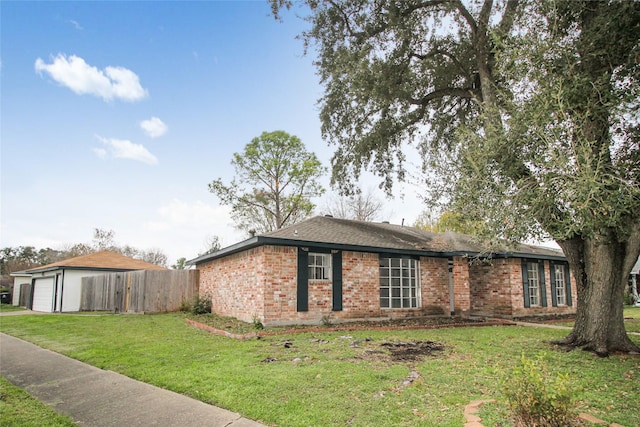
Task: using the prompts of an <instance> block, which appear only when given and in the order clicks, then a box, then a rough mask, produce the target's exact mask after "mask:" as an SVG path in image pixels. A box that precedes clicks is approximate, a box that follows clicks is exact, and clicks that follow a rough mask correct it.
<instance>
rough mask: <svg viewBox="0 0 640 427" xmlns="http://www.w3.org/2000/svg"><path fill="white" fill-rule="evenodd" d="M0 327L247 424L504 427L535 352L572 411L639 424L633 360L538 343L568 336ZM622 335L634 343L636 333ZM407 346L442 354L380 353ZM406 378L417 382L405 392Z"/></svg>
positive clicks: (149, 322)
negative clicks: (431, 344) (516, 376)
mask: <svg viewBox="0 0 640 427" xmlns="http://www.w3.org/2000/svg"><path fill="white" fill-rule="evenodd" d="M0 329H1V330H2V331H3V332H6V333H9V334H11V335H14V336H17V337H20V338H23V339H25V340H28V341H31V342H34V343H36V344H38V345H41V346H43V347H46V348H49V349H52V350H54V351H57V352H60V353H63V354H66V355H68V356H70V357H73V358H76V359H79V360H82V361H84V362H87V363H90V364H92V365H95V366H97V367H100V368H103V369H110V370H113V371H116V372H120V373H122V374H124V375H127V376H129V377H132V378H136V379H138V380H141V381H145V382H148V383H151V384H154V385H157V386H160V387H164V388H167V389H170V390H173V391H177V392H179V393H183V394H186V395H189V396H191V397H194V398H197V399H200V400H202V401H204V402H207V403H211V404H215V405H218V406H221V407H224V408H227V409H230V410H232V411H235V412H239V413H241V414H242V415H244V416H246V417H248V418H251V419H255V420H260V421H262V422H264V423H266V424H271V425H276V424H277V425H281V426H292V427H295V426H309V425H324V426H331V425H335V426H344V425H350V426H370V425H376V426H420V425H421V426H451V427H453V426H455V427H459V426H461V425H463V424H464V418H463V410H464V406H465V405H466V404H468V403H469V402H470V401H472V400H476V399H496V400H497V401H498V402H497V403H496V404H495V405H487V406H486V407H483V410H482V411H483V415H484V416H485V417H486V420H487V421H486V422H484V418H483V424H485V425H486V426H488V427H489V426H498V425H507V424H505V416H506V415H505V414H504V398H503V397H502V391H501V386H500V383H501V381H503V380H504V378H506V375H507V374H508V373H509V372H510V370H511V369H512V367H513V366H515V364H516V363H517V362H518V361H519V358H520V355H521V354H525V355H526V356H528V357H535V356H536V355H537V354H539V353H540V352H541V351H542V352H545V354H546V356H545V358H546V359H545V360H546V362H547V365H548V367H549V368H550V369H551V370H552V371H554V372H563V373H566V374H568V375H570V376H571V378H572V383H573V384H574V385H575V393H574V397H575V399H576V402H577V405H578V409H579V410H580V411H583V412H588V413H590V414H592V415H594V416H596V417H598V418H601V419H603V420H606V421H608V422H610V423H611V422H617V423H620V424H622V425H625V426H634V425H640V401H639V400H638V398H637V393H638V384H639V383H640V358H638V357H630V356H621V355H613V356H611V357H609V358H605V359H601V358H597V357H594V356H593V355H592V354H591V353H587V352H582V351H573V352H569V353H566V352H561V351H557V350H556V349H555V348H554V347H552V346H551V345H550V344H548V342H549V341H551V340H554V339H558V338H560V337H562V336H563V335H565V334H566V333H567V332H566V331H562V330H555V329H546V328H532V327H516V326H500V327H468V328H451V329H434V330H403V331H380V330H368V331H367V330H362V331H351V332H320V333H312V332H305V333H300V334H291V335H276V336H270V337H264V338H262V339H259V340H258V339H251V340H233V339H229V338H225V337H222V336H217V335H212V334H209V333H207V332H204V331H202V330H199V329H196V328H194V327H191V326H189V325H187V324H186V323H185V322H184V320H183V315H180V314H164V315H144V316H142V315H102V316H76V315H55V316H16V317H3V318H0ZM367 339H368V340H367ZM632 339H633V340H634V341H635V342H638V343H640V337H636V336H632ZM416 340H431V341H435V342H438V343H441V344H444V346H445V350H444V352H439V353H436V354H435V355H434V356H430V357H426V358H424V359H423V360H417V361H394V360H392V359H391V358H390V356H389V354H388V350H387V349H386V348H385V347H383V346H381V344H382V343H385V342H411V341H416ZM354 343H355V345H354ZM412 371H415V372H417V373H418V374H419V378H418V379H417V380H415V381H414V382H413V383H412V384H411V385H409V386H403V381H404V380H405V379H406V378H407V377H408V376H409V375H410V373H411V372H412Z"/></svg>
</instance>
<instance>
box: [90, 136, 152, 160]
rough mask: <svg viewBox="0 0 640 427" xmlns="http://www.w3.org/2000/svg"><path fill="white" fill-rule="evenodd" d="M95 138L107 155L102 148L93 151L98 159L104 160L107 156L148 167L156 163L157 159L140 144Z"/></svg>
mask: <svg viewBox="0 0 640 427" xmlns="http://www.w3.org/2000/svg"><path fill="white" fill-rule="evenodd" d="M96 138H98V139H99V140H100V141H101V142H102V143H103V144H105V145H106V146H107V148H108V153H107V150H105V149H102V148H96V149H94V152H95V153H96V154H97V155H98V157H101V158H106V157H108V154H109V155H111V156H112V157H114V158H117V159H131V160H137V161H139V162H143V163H147V164H149V165H155V164H156V163H158V158H157V157H156V156H154V155H153V154H151V153H150V152H149V150H147V149H146V148H145V147H144V146H143V145H142V144H134V143H133V142H131V141H128V140H126V139H115V138H103V137H101V136H96Z"/></svg>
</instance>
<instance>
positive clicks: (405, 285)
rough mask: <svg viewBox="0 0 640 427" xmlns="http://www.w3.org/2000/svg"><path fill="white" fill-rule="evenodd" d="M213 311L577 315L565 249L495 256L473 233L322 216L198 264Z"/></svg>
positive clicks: (279, 315)
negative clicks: (467, 234) (431, 229)
mask: <svg viewBox="0 0 640 427" xmlns="http://www.w3.org/2000/svg"><path fill="white" fill-rule="evenodd" d="M188 263H189V264H194V265H195V266H196V268H197V269H198V270H199V271H200V295H201V296H205V295H207V296H209V295H210V297H211V298H212V306H213V311H214V312H215V313H218V314H220V315H223V316H231V317H235V318H238V319H240V320H243V321H246V322H251V321H253V320H260V321H261V322H262V323H263V324H265V325H285V324H304V323H307V324H312V323H320V322H322V320H323V319H331V320H332V321H348V320H358V319H370V320H373V319H397V318H409V317H421V316H433V315H459V316H495V317H505V318H519V317H530V316H545V315H547V316H548V315H566V314H574V313H575V311H576V307H575V298H574V296H575V295H576V286H575V281H574V280H573V278H572V275H571V274H570V271H569V267H568V264H567V262H566V259H565V257H564V256H563V254H562V252H561V251H559V250H555V249H550V248H543V247H538V246H531V245H519V246H518V247H516V248H515V249H509V250H507V249H505V250H500V251H493V252H492V253H487V251H486V249H485V248H484V247H483V246H482V245H480V244H478V243H476V242H475V241H474V239H473V238H472V237H470V236H466V235H462V234H457V233H451V232H447V233H432V232H427V231H424V230H420V229H417V228H414V227H408V226H401V225H393V224H389V223H384V222H383V223H372V222H362V221H353V220H345V219H337V218H333V217H328V216H324V217H323V216H318V217H314V218H311V219H308V220H306V221H302V222H300V223H298V224H295V225H292V226H290V227H287V228H283V229H280V230H276V231H273V232H269V233H266V234H263V235H259V236H254V237H251V238H249V239H247V240H245V241H243V242H240V243H237V244H235V245H232V246H229V247H227V248H224V249H221V250H220V251H218V252H215V253H212V254H207V255H203V256H200V257H198V258H195V259H193V260H190V261H189V262H188Z"/></svg>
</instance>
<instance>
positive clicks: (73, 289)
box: [14, 251, 166, 313]
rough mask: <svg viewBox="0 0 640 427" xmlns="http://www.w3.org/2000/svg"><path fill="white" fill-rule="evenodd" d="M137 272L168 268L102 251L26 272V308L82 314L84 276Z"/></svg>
mask: <svg viewBox="0 0 640 427" xmlns="http://www.w3.org/2000/svg"><path fill="white" fill-rule="evenodd" d="M134 270H166V268H165V267H161V266H158V265H155V264H151V263H148V262H145V261H141V260H139V259H134V258H130V257H127V256H124V255H120V254H118V253H115V252H111V251H100V252H95V253H92V254H88V255H82V256H79V257H75V258H70V259H66V260H64V261H59V262H54V263H53V264H48V265H43V266H41V267H36V268H33V269H30V270H26V271H25V273H27V274H29V275H30V276H31V279H30V280H31V298H30V301H29V304H28V306H27V308H30V309H31V310H34V311H43V312H49V313H51V312H64V311H79V310H80V298H81V290H82V278H83V277H87V276H97V275H100V274H105V273H113V272H121V271H134ZM15 289H16V288H15V287H14V290H15ZM18 300H19V297H18Z"/></svg>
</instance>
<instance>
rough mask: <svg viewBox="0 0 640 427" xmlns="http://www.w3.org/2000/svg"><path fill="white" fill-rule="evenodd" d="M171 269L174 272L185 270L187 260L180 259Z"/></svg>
mask: <svg viewBox="0 0 640 427" xmlns="http://www.w3.org/2000/svg"><path fill="white" fill-rule="evenodd" d="M171 268H173V269H174V270H185V269H186V268H187V259H186V258H185V257H181V258H178V259H177V260H176V263H175V264H173V265H172V266H171Z"/></svg>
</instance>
